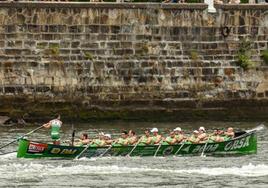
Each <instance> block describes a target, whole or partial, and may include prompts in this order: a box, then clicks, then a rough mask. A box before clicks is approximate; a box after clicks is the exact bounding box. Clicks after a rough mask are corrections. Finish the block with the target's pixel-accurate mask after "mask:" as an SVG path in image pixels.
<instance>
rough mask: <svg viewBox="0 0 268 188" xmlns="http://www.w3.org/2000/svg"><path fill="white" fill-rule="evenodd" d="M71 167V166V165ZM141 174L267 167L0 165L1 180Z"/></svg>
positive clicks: (261, 168)
mask: <svg viewBox="0 0 268 188" xmlns="http://www.w3.org/2000/svg"><path fill="white" fill-rule="evenodd" d="M72 165H73V164H72ZM143 172H159V173H166V174H169V173H170V174H174V173H175V174H204V175H208V176H221V175H236V176H251V177H257V176H266V175H268V166H267V165H264V164H260V165H252V164H249V165H245V166H242V167H230V168H197V169H180V170H177V169H170V170H169V169H155V168H146V167H141V168H131V167H120V166H116V165H111V166H92V165H87V164H85V165H81V164H77V165H73V166H63V165H59V166H54V165H44V164H36V163H29V164H20V163H11V164H7V165H0V174H2V178H12V177H14V176H15V177H16V178H27V177H31V178H35V177H43V176H51V175H75V174H123V173H124V174H125V173H143Z"/></svg>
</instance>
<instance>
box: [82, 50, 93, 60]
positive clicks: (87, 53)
mask: <svg viewBox="0 0 268 188" xmlns="http://www.w3.org/2000/svg"><path fill="white" fill-rule="evenodd" d="M84 56H85V59H87V60H91V61H92V60H93V55H92V54H91V53H90V52H85V53H84Z"/></svg>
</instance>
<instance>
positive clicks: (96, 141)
mask: <svg viewBox="0 0 268 188" xmlns="http://www.w3.org/2000/svg"><path fill="white" fill-rule="evenodd" d="M90 145H91V146H92V147H99V146H105V141H104V133H103V132H101V133H99V135H98V138H97V139H94V140H92V142H91V143H90Z"/></svg>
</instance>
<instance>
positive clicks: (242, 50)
mask: <svg viewBox="0 0 268 188" xmlns="http://www.w3.org/2000/svg"><path fill="white" fill-rule="evenodd" d="M251 50H252V42H251V41H250V40H247V39H243V40H242V41H241V42H240V44H239V49H238V53H237V56H236V59H237V61H236V64H237V65H238V66H240V67H242V68H243V69H244V70H248V69H250V68H253V67H254V66H255V63H254V62H253V61H252V60H251V53H252V51H251Z"/></svg>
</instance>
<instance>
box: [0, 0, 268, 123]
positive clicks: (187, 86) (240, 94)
mask: <svg viewBox="0 0 268 188" xmlns="http://www.w3.org/2000/svg"><path fill="white" fill-rule="evenodd" d="M216 8H217V13H214V14H211V13H208V12H207V5H206V4H119V3H115V4H113V3H98V4H95V3H43V2H42V3H40V2H37V3H35V2H27V3H20V2H17V3H3V2H0V67H1V68H0V80H1V83H0V98H1V102H0V105H1V108H0V115H1V114H2V115H11V116H23V117H26V118H27V117H28V118H32V117H39V116H42V117H44V116H50V115H51V114H53V113H55V112H60V113H61V114H63V115H64V116H65V117H66V118H67V117H72V118H74V117H80V118H82V119H92V118H97V119H99V118H123V119H142V118H145V119H151V118H161V117H163V118H167V119H174V120H177V119H184V118H189V119H191V118H192V117H198V118H201V119H203V118H209V119H213V118H226V117H227V118H234V117H237V118H247V117H251V116H252V115H256V117H257V118H264V119H265V118H266V116H267V112H268V106H267V98H268V83H267V78H268V73H267V72H268V71H267V67H265V66H261V64H262V62H261V59H260V53H261V52H262V51H264V50H265V49H267V48H268V11H267V10H268V5H218V6H217V7H216ZM243 40H248V41H250V45H251V48H252V49H251V52H252V53H251V59H252V61H254V62H255V63H256V64H257V65H258V66H257V68H254V69H250V70H247V71H245V70H243V69H242V68H241V67H239V66H237V65H236V56H237V53H238V50H239V48H241V44H242V43H243ZM256 110H258V113H256ZM74 112H75V113H74Z"/></svg>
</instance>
